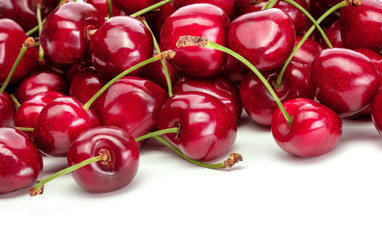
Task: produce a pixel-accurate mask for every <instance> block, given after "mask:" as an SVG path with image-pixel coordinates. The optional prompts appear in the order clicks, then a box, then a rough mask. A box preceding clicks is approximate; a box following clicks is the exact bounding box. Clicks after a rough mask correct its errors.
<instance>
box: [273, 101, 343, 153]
mask: <svg viewBox="0 0 382 240" xmlns="http://www.w3.org/2000/svg"><path fill="white" fill-rule="evenodd" d="M283 106H284V108H285V110H286V111H287V112H288V114H289V115H290V116H291V117H292V123H291V125H290V126H289V125H288V123H287V121H286V120H285V118H284V115H283V114H282V113H281V111H280V109H279V108H278V109H276V111H275V112H274V115H273V117H272V125H271V130H272V135H273V138H274V139H275V141H276V143H277V144H278V145H279V147H280V148H281V149H282V150H284V151H285V152H287V153H290V154H292V155H296V156H300V157H304V158H306V157H317V156H321V155H323V154H325V153H328V152H330V151H331V150H333V149H334V148H335V147H336V146H337V144H338V143H339V141H340V139H341V135H342V120H341V118H340V117H339V116H338V115H337V114H336V113H335V112H334V111H333V110H331V109H330V108H328V107H326V106H324V105H322V104H320V103H318V102H315V101H313V100H310V99H304V98H296V99H292V100H289V101H287V102H284V103H283Z"/></svg>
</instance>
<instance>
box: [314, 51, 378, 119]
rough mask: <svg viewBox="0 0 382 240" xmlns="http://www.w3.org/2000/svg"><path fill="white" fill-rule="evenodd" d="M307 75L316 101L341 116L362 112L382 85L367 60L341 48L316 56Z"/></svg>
mask: <svg viewBox="0 0 382 240" xmlns="http://www.w3.org/2000/svg"><path fill="white" fill-rule="evenodd" d="M310 76H311V81H312V84H313V87H314V91H315V95H316V97H317V100H318V101H319V102H320V103H322V104H324V105H326V106H328V107H330V108H331V109H333V110H334V111H335V112H337V113H338V114H339V115H340V116H341V117H348V116H352V115H354V114H356V113H358V112H360V111H362V110H363V109H365V108H366V107H367V105H368V104H369V103H370V102H371V100H372V99H373V97H374V96H375V94H376V93H377V92H378V89H379V86H380V82H381V79H379V78H378V74H377V70H376V68H375V66H374V64H373V63H372V62H371V60H370V59H369V58H367V57H366V56H365V55H363V54H361V53H358V52H355V51H353V50H350V49H344V48H331V49H325V50H323V51H322V52H321V53H319V54H318V55H317V56H316V58H315V59H314V60H313V62H312V67H311V75H310Z"/></svg>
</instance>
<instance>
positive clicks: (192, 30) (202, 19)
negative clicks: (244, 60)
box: [160, 3, 229, 77]
mask: <svg viewBox="0 0 382 240" xmlns="http://www.w3.org/2000/svg"><path fill="white" fill-rule="evenodd" d="M228 26H229V19H228V17H227V15H226V14H225V13H224V11H223V10H222V9H221V8H219V7H216V6H214V5H211V4H202V3H200V4H191V5H188V6H185V7H182V8H179V9H178V10H176V11H175V12H174V13H173V14H171V16H169V17H168V18H167V20H166V21H165V23H164V24H163V27H162V30H161V33H160V44H161V49H169V50H173V51H175V52H176V55H175V57H174V58H173V59H171V60H170V62H171V63H172V64H173V65H174V66H175V67H176V68H177V69H179V70H180V71H182V72H183V73H185V75H189V76H194V77H213V76H216V75H217V74H218V73H219V72H220V71H221V70H222V69H223V67H224V66H225V64H226V54H225V53H222V52H220V51H217V50H214V49H207V48H201V47H186V48H178V47H177V46H176V42H177V41H178V39H179V37H181V36H184V35H193V36H203V37H206V38H207V39H208V40H210V41H212V42H216V43H218V44H220V45H223V46H226V42H227V30H228Z"/></svg>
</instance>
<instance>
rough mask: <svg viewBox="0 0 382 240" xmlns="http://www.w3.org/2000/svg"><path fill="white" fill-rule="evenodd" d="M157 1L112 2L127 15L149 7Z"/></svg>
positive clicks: (115, 0)
mask: <svg viewBox="0 0 382 240" xmlns="http://www.w3.org/2000/svg"><path fill="white" fill-rule="evenodd" d="M157 2H159V0H139V1H137V0H113V4H115V6H116V7H117V8H119V9H121V10H123V11H124V12H126V14H128V15H130V14H133V13H136V12H138V11H140V10H142V9H144V8H147V7H150V6H151V5H154V4H155V3H157Z"/></svg>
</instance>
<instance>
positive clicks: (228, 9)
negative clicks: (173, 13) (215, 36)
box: [174, 0, 234, 19]
mask: <svg viewBox="0 0 382 240" xmlns="http://www.w3.org/2000/svg"><path fill="white" fill-rule="evenodd" d="M196 3H209V4H212V5H215V6H217V7H220V8H221V9H222V10H223V11H224V12H225V13H226V14H227V16H228V17H229V18H230V19H233V17H234V15H233V14H234V0H174V7H175V8H176V9H178V8H181V7H184V6H187V5H190V4H196Z"/></svg>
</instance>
